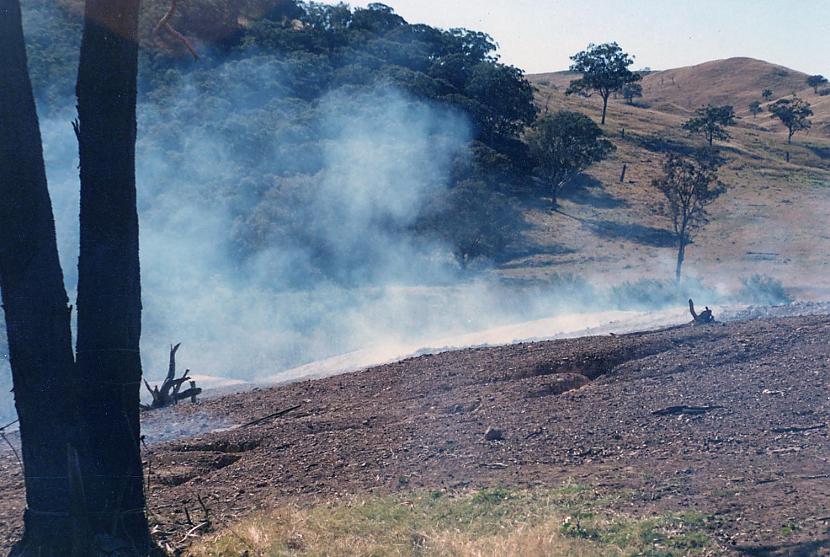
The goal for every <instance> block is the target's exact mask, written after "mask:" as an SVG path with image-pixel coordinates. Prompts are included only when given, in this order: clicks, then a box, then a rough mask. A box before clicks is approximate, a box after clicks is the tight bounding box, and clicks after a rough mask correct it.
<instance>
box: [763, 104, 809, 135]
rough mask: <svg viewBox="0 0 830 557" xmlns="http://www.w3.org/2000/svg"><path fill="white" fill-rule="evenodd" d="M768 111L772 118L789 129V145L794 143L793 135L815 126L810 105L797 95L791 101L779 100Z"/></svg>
mask: <svg viewBox="0 0 830 557" xmlns="http://www.w3.org/2000/svg"><path fill="white" fill-rule="evenodd" d="M768 110H769V112H770V114H771V116H770V117H771V118H778V119H779V120H781V123H782V124H784V126H785V127H786V128H787V143H792V140H793V135H795V134H796V133H798V132H801V131H806V130H809V129H810V128H811V127H812V125H813V124H812V122H811V121H810V116H812V115H813V109H812V108H810V103H808V102H807V101H805V100H802V99H800V98H798V97H796V96H795V95H793V96H792V98H789V99H778V100H777V101H775V102H774V103H772V104H771V105H769V107H768Z"/></svg>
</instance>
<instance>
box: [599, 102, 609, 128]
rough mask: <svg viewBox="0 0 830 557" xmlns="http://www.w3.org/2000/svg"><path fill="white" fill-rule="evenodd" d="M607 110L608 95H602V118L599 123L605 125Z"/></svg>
mask: <svg viewBox="0 0 830 557" xmlns="http://www.w3.org/2000/svg"><path fill="white" fill-rule="evenodd" d="M607 111H608V95H607V94H606V95H603V96H602V120H601V121H600V125H601V126H604V125H605V113H606V112H607Z"/></svg>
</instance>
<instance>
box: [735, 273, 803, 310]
mask: <svg viewBox="0 0 830 557" xmlns="http://www.w3.org/2000/svg"><path fill="white" fill-rule="evenodd" d="M741 284H742V285H743V286H742V287H741V289H740V290H739V291H738V300H739V301H741V302H746V303H749V304H757V305H765V306H772V305H780V304H788V303H790V301H791V300H790V296H789V295H788V294H787V291H786V289H785V288H784V285H783V284H782V283H781V281H780V280H778V279H775V278H772V277H769V276H767V275H760V274H755V275H752V276H751V277H749V278H742V279H741Z"/></svg>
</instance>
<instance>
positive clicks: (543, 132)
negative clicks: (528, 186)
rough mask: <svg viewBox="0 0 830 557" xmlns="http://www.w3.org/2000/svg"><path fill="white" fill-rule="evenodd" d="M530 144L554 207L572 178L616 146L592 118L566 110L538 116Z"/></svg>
mask: <svg viewBox="0 0 830 557" xmlns="http://www.w3.org/2000/svg"><path fill="white" fill-rule="evenodd" d="M528 144H529V145H530V152H531V154H532V156H533V160H534V161H535V162H536V168H535V170H536V174H537V176H538V177H539V178H540V179H541V180H542V181H543V182H544V183H545V186H546V188H547V190H548V191H549V192H550V194H551V200H552V204H553V206H554V207H556V204H557V199H558V196H559V192H560V191H561V190H562V187H563V186H564V185H565V184H566V183H567V182H568V181H569V180H571V179H572V178H573V177H574V176H576V175H577V174H579V173H580V172H582V171H583V170H585V169H586V168H588V167H589V166H590V165H591V164H593V163H595V162H599V161H601V160H603V159H604V158H606V157H607V156H608V155H609V154H610V153H611V152H612V151H613V150H614V145H613V144H612V143H611V142H610V141H608V140H607V139H605V138H604V137H603V133H602V130H601V129H600V127H599V126H597V125H596V124H595V123H594V121H593V120H591V119H590V118H588V117H587V116H585V115H584V114H581V113H579V112H570V111H566V110H562V111H559V112H557V113H556V114H553V115H551V116H545V117H544V118H542V119H541V120H538V121H537V122H536V123H535V124H534V126H533V128H532V129H531V131H530V132H529V133H528Z"/></svg>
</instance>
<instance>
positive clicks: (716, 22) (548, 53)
mask: <svg viewBox="0 0 830 557" xmlns="http://www.w3.org/2000/svg"><path fill="white" fill-rule="evenodd" d="M326 3H334V2H333V1H331V0H326ZM347 3H349V4H352V5H355V6H366V5H367V4H368V3H369V2H365V1H354V2H347ZM382 3H384V4H386V5H388V6H391V7H393V8H394V9H395V11H396V12H397V13H398V14H400V15H401V16H402V17H404V19H406V20H407V21H409V22H410V23H427V24H429V25H432V26H435V27H441V28H450V27H467V28H469V29H475V30H477V31H485V32H487V33H489V34H490V35H492V36H493V37H494V38H495V39H496V42H498V43H499V46H500V51H499V52H500V54H501V57H502V61H503V62H505V63H508V64H512V65H515V66H519V67H520V68H522V69H524V70H525V71H527V72H528V73H541V72H547V71H555V70H562V69H566V68H567V67H568V65H569V63H570V60H569V58H568V57H569V56H570V55H571V54H573V53H575V52H577V51H580V50H583V49H584V48H585V47H586V46H587V45H588V43H589V42H594V43H602V42H609V41H617V42H618V43H620V46H622V47H623V49H625V50H626V51H627V52H629V53H630V54H633V55H635V58H636V60H635V64H634V68H642V67H644V66H649V67H651V68H652V69H667V68H674V67H679V66H688V65H692V64H698V63H700V62H706V61H708V60H715V59H718V58H730V57H732V56H749V57H752V58H760V59H762V60H767V61H769V62H773V63H776V64H781V65H783V66H787V67H789V68H792V69H794V70H799V71H802V72H805V73H810V74H814V73H821V74H823V75H825V76H827V77H828V78H830V0H383V2H382Z"/></svg>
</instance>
